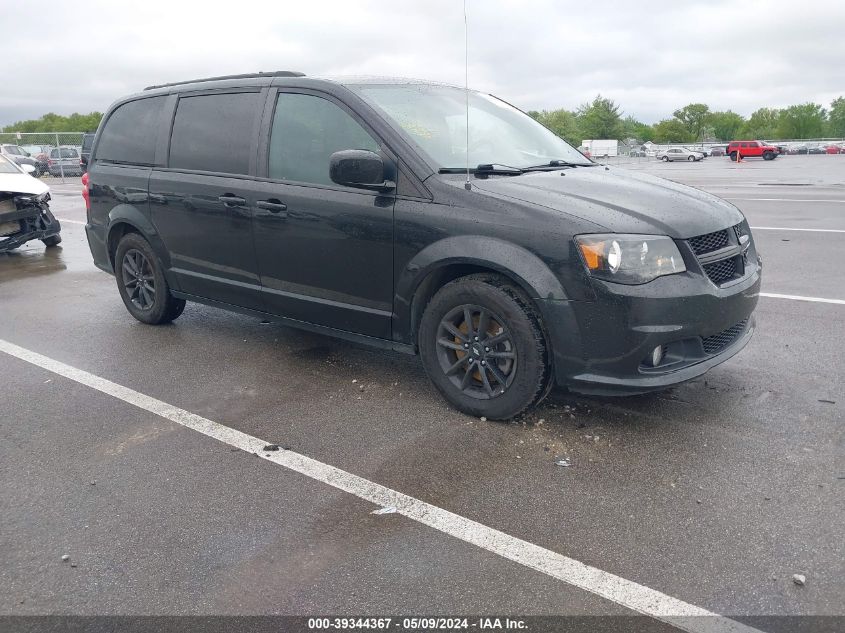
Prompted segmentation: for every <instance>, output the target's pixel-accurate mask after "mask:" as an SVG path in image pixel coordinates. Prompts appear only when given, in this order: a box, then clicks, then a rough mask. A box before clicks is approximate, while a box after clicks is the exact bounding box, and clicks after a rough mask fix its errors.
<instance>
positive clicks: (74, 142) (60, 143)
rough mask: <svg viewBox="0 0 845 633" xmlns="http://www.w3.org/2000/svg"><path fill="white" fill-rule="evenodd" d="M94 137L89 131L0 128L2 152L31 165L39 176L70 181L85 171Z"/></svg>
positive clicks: (34, 173) (17, 160) (22, 163)
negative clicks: (31, 130) (41, 130)
mask: <svg viewBox="0 0 845 633" xmlns="http://www.w3.org/2000/svg"><path fill="white" fill-rule="evenodd" d="M93 138H94V134H93V133H85V132H0V154H3V155H4V156H6V158H9V159H11V160H13V161H15V162H16V163H18V164H19V165H31V166H32V167H33V168H34V169H35V171H34V172H33V173H32V175H33V176H35V177H36V178H44V179H45V180H49V179H56V180H58V181H61V182H67V181H68V180H69V179H74V178H79V177H80V176H81V175H82V174H83V173H84V172H85V168H86V163H87V159H88V154H89V153H90V151H91V141H92V140H93Z"/></svg>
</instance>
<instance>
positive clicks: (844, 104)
mask: <svg viewBox="0 0 845 633" xmlns="http://www.w3.org/2000/svg"><path fill="white" fill-rule="evenodd" d="M827 127H828V134H829V135H830V136H838V137H845V97H839V98H838V99H834V100H833V101H831V102H830V112H829V113H828V116H827Z"/></svg>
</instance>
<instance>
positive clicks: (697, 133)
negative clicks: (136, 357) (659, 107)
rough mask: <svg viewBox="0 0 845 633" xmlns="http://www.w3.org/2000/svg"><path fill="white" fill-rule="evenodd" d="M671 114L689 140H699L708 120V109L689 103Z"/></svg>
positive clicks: (704, 106) (701, 104)
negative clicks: (679, 123)
mask: <svg viewBox="0 0 845 633" xmlns="http://www.w3.org/2000/svg"><path fill="white" fill-rule="evenodd" d="M672 114H673V115H674V117H675V118H676V119H678V121H680V122H681V123H682V124H683V126H684V127H685V128H686V130H687V132H689V133H690V136H691V139H690V140H692V141H698V140H701V137H702V132H703V131H704V128H705V126H706V125H707V124H708V122H709V119H710V108H709V107H707V106H706V105H705V104H703V103H690V104H689V105H686V106H684V107H683V108H681V109H680V110H675V111H674V112H673V113H672Z"/></svg>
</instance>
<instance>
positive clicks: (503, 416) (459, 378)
mask: <svg viewBox="0 0 845 633" xmlns="http://www.w3.org/2000/svg"><path fill="white" fill-rule="evenodd" d="M485 315H486V316H485ZM467 316H468V317H469V318H467ZM482 321H483V323H482ZM470 328H473V329H472V331H470ZM477 334H480V335H481V336H480V337H478V338H480V339H481V340H478V341H476V340H475V339H476V338H477V337H476V335H477ZM485 338H486V339H487V341H489V342H490V345H489V346H487V345H484V343H485V342H486V341H485ZM418 343H419V350H420V356H421V357H422V362H423V367H425V371H426V374H428V377H429V378H430V379H431V381H432V382H433V383H434V386H435V387H437V389H438V391H440V393H441V394H443V397H444V398H446V400H448V401H449V402H450V403H451V404H452V405H453V406H454V407H455V408H457V409H458V410H460V411H462V412H464V413H466V414H468V415H473V416H483V417H486V418H488V419H490V420H509V419H511V418H513V417H514V416H516V415H519V414H520V413H522V412H523V411H525V410H526V409H528V408H530V407H532V406H534V405H536V404H537V403H538V402H540V401H541V400H542V399H543V398H544V397H545V396H546V394H547V393H548V392H549V390H550V387H551V384H552V382H551V381H552V376H551V373H552V372H551V369H550V363H549V357H550V354H549V350H548V346H547V344H546V338H545V336H544V334H543V330H542V327H541V323H540V318H539V316H538V314H537V312H536V310H535V309H534V307H533V305H532V304H531V301H530V300H529V299H528V298H527V296H526V295H525V294H524V293H523V292H522V291H521V290H520V289H519V288H517V287H515V286H514V285H513V284H511V283H510V282H509V281H508V280H507V279H505V278H503V277H501V276H499V275H495V274H478V275H470V276H468V277H462V278H460V279H457V280H455V281H452V282H450V283H448V284H446V285H445V286H443V288H441V289H440V290H439V291H438V292H437V293H436V294H435V295H434V297H432V299H431V301H430V302H429V303H428V305H427V306H426V308H425V312H424V313H423V317H422V321H421V323H420V329H419V337H418ZM488 354H489V355H488ZM472 368H474V370H473V369H472ZM450 370H451V371H450Z"/></svg>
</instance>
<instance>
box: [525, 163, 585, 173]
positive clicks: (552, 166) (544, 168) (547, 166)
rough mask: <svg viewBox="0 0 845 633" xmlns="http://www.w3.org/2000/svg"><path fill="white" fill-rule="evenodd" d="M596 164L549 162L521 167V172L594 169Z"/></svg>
mask: <svg viewBox="0 0 845 633" xmlns="http://www.w3.org/2000/svg"><path fill="white" fill-rule="evenodd" d="M595 165H596V163H570V162H569V161H566V160H550V161H549V162H548V163H543V164H542V165H531V166H530V167H523V168H522V171H552V170H554V169H560V168H561V167H595Z"/></svg>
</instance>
